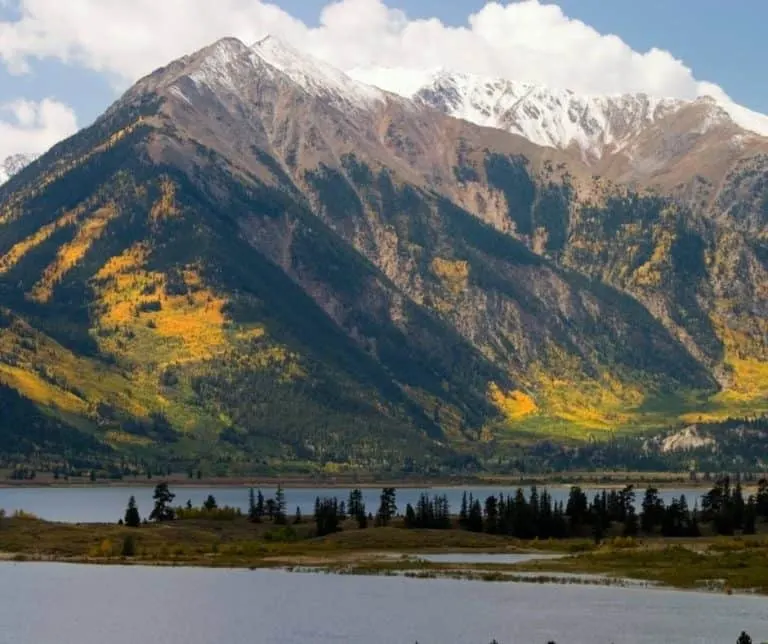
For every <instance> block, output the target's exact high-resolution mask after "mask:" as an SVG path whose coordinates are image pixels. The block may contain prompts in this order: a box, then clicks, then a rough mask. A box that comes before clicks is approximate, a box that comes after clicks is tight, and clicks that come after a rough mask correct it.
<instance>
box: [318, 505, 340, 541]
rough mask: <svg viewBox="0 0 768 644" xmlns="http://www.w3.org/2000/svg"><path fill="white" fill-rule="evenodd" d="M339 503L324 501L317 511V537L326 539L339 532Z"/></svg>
mask: <svg viewBox="0 0 768 644" xmlns="http://www.w3.org/2000/svg"><path fill="white" fill-rule="evenodd" d="M338 508H339V505H338V502H337V500H336V499H322V500H320V501H319V502H318V504H317V506H316V510H315V526H316V528H317V536H318V537H324V536H326V535H329V534H333V533H334V532H338V530H339V515H338Z"/></svg>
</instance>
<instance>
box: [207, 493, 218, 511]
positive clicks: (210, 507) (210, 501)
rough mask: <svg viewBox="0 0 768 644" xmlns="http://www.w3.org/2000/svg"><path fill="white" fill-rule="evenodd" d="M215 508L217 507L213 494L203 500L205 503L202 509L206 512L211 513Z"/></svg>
mask: <svg viewBox="0 0 768 644" xmlns="http://www.w3.org/2000/svg"><path fill="white" fill-rule="evenodd" d="M217 507H218V505H217V504H216V499H215V498H214V497H213V494H209V495H208V498H207V499H206V500H205V503H203V508H204V509H205V510H207V511H208V512H212V511H213V510H215V509H216V508H217Z"/></svg>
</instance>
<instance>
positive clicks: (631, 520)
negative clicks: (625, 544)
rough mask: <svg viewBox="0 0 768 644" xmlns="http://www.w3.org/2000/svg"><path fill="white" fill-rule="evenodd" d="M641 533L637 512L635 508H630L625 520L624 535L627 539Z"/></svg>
mask: <svg viewBox="0 0 768 644" xmlns="http://www.w3.org/2000/svg"><path fill="white" fill-rule="evenodd" d="M639 531H640V522H639V521H638V518H637V513H636V512H635V508H634V507H630V508H629V510H628V511H627V516H626V518H625V519H624V529H623V530H622V534H623V535H624V536H625V537H636V536H637V534H638V532H639Z"/></svg>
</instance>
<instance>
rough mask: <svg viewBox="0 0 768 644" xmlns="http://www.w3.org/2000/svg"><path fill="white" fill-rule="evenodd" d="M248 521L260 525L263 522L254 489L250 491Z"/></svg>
mask: <svg viewBox="0 0 768 644" xmlns="http://www.w3.org/2000/svg"><path fill="white" fill-rule="evenodd" d="M248 520H249V521H250V522H251V523H258V522H259V521H261V517H260V516H259V511H258V508H257V507H256V495H255V494H254V492H253V488H251V489H250V490H248Z"/></svg>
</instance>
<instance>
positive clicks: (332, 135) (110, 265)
mask: <svg viewBox="0 0 768 644" xmlns="http://www.w3.org/2000/svg"><path fill="white" fill-rule="evenodd" d="M702 109H703V108H702V106H701V105H694V106H692V107H691V108H690V109H687V110H682V111H678V112H677V113H676V114H675V115H674V118H672V117H670V120H667V121H665V122H664V123H663V124H659V123H658V122H655V121H654V122H653V123H651V124H649V125H648V126H647V127H644V128H641V131H639V132H637V133H635V134H633V137H634V138H633V142H632V145H631V146H630V147H624V148H622V150H620V151H615V152H612V153H608V152H606V153H604V154H602V155H601V157H600V159H599V162H596V161H595V160H594V159H592V160H590V159H585V158H584V155H583V154H582V153H581V150H577V149H574V148H573V147H572V146H570V147H565V148H558V147H552V146H549V147H547V146H541V145H537V144H536V143H535V142H532V141H530V140H528V139H526V138H524V137H522V136H519V135H518V134H515V133H511V132H505V131H501V130H499V129H491V128H484V127H480V126H478V125H476V124H473V123H470V122H468V121H463V120H459V119H456V118H453V117H452V116H450V115H449V114H445V113H444V111H442V110H440V109H436V108H435V107H433V106H431V105H427V104H425V103H424V102H423V101H414V100H411V99H409V98H404V97H400V96H396V95H394V94H390V93H387V92H385V91H383V90H379V89H376V88H374V87H371V86H368V85H364V84H361V83H359V82H356V81H353V80H352V79H350V78H348V77H346V76H344V75H343V74H342V73H341V72H338V71H336V70H334V69H333V68H330V67H328V66H327V65H324V64H323V63H320V62H319V61H314V60H311V59H308V58H307V57H305V56H303V55H302V54H300V53H299V52H296V51H294V50H291V49H289V48H287V47H285V46H284V45H282V44H281V43H280V42H278V41H276V40H274V39H266V40H264V41H262V42H260V43H257V44H256V45H254V46H253V47H247V46H246V45H244V44H243V43H240V42H239V41H237V40H234V39H225V40H222V41H219V42H217V43H215V44H214V45H212V46H210V47H208V48H206V49H204V50H202V51H199V52H196V53H195V54H192V55H190V56H187V57H185V58H183V59H180V60H178V61H174V62H172V63H171V64H169V65H168V66H166V67H164V68H162V69H159V70H157V71H155V72H154V73H153V74H151V75H150V76H148V77H146V78H144V79H142V80H141V81H139V82H138V83H137V84H136V85H135V86H134V87H133V88H131V89H130V90H129V91H128V92H127V93H126V94H125V95H124V96H123V97H122V98H121V99H120V100H119V101H118V102H117V103H115V104H114V105H113V106H112V107H110V109H109V110H108V111H107V112H106V113H105V114H104V115H103V116H102V117H101V118H100V119H99V120H98V121H97V122H96V123H95V124H94V125H92V126H91V127H89V128H87V129H86V130H83V131H82V132H80V133H78V134H77V135H75V136H74V137H72V138H70V139H68V140H67V141H64V142H62V143H60V144H59V145H57V146H56V147H54V148H53V149H52V150H51V151H50V152H49V153H47V154H46V155H44V156H42V157H41V158H39V159H37V160H36V161H34V162H32V163H30V164H29V165H28V166H27V167H26V168H24V169H23V170H21V171H20V172H18V173H17V174H15V175H14V176H13V177H12V178H11V179H10V180H9V181H8V182H7V183H6V184H4V185H3V186H0V302H2V309H1V312H0V383H2V386H1V387H0V405H2V409H3V410H4V413H3V416H2V420H0V437H2V440H1V441H0V452H2V454H3V458H4V460H5V461H10V462H15V461H18V460H24V461H26V460H29V459H34V461H35V462H36V463H38V464H39V466H41V467H61V466H63V465H64V464H65V463H69V464H72V463H74V462H85V463H96V464H98V466H100V467H102V466H103V467H106V466H107V465H111V466H113V467H116V468H123V469H126V470H132V469H133V470H143V469H146V468H147V467H161V468H166V467H169V468H176V469H177V470H178V469H181V468H184V469H186V468H188V467H197V466H198V465H199V464H201V463H202V464H205V466H206V467H208V468H210V469H212V470H215V471H217V472H218V471H221V472H230V473H231V472H254V471H262V472H267V471H275V470H286V469H289V468H295V469H303V470H306V469H317V468H322V469H324V470H325V471H330V472H333V471H338V470H340V469H350V468H352V469H354V468H359V469H361V470H376V471H381V470H385V471H396V472H397V471H418V472H445V471H454V470H460V469H462V468H475V467H499V466H502V465H504V466H505V467H507V466H509V465H510V463H514V462H516V459H518V458H519V455H520V448H521V446H524V445H529V444H531V443H532V442H533V443H536V442H539V441H542V440H554V441H555V442H556V443H558V444H563V445H576V444H579V443H581V442H583V441H585V440H586V439H591V438H597V439H601V438H608V437H612V436H614V435H615V434H616V433H634V432H640V431H642V432H650V431H658V430H663V429H665V428H676V427H678V426H680V425H681V424H684V423H690V422H696V421H697V420H698V419H699V418H701V419H702V420H707V421H710V422H713V421H717V420H721V419H726V418H729V417H732V416H746V415H753V414H756V413H761V412H764V411H768V292H766V289H768V279H767V278H768V275H767V274H766V272H767V271H768V236H767V235H768V226H767V221H766V219H767V217H768V214H767V213H768V209H766V208H765V203H766V200H767V199H768V192H766V191H768V184H765V182H764V181H762V179H761V177H762V176H764V171H763V170H764V165H765V163H766V159H768V156H766V155H767V154H768V142H767V141H766V140H765V139H763V138H761V137H759V136H756V135H753V134H747V133H746V132H744V131H742V130H740V129H739V128H738V126H737V125H736V124H734V123H733V122H732V121H729V120H721V121H719V122H717V123H711V124H710V126H709V127H707V128H698V129H697V128H696V127H694V126H693V125H692V123H695V122H696V119H705V120H707V119H708V118H709V117H708V116H707V114H704V113H702V112H701V110H702ZM5 410H9V412H8V413H5Z"/></svg>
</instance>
